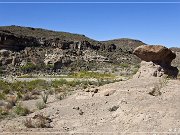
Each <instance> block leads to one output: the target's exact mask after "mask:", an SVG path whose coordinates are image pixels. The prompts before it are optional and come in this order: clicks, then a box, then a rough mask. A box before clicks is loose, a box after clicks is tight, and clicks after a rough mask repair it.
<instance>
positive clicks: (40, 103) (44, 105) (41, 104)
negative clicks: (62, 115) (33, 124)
mask: <svg viewBox="0 0 180 135" xmlns="http://www.w3.org/2000/svg"><path fill="white" fill-rule="evenodd" d="M36 107H37V108H38V109H39V110H41V109H44V108H46V104H45V103H44V102H37V103H36Z"/></svg>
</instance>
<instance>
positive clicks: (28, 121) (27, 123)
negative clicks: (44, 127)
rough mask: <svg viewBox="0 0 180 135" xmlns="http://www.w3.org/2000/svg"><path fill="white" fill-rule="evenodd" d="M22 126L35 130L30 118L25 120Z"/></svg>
mask: <svg viewBox="0 0 180 135" xmlns="http://www.w3.org/2000/svg"><path fill="white" fill-rule="evenodd" d="M24 126H25V127H27V128H35V127H34V125H33V123H32V119H31V118H27V119H26V120H25V121H24Z"/></svg>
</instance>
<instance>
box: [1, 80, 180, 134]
mask: <svg viewBox="0 0 180 135" xmlns="http://www.w3.org/2000/svg"><path fill="white" fill-rule="evenodd" d="M158 83H159V78H148V79H130V80H127V81H122V82H116V83H111V84H107V85H104V86H101V87H99V88H98V92H97V93H94V92H86V91H85V90H78V91H77V93H75V94H73V95H71V96H69V97H68V98H66V99H64V100H55V101H53V99H51V100H52V101H53V102H49V103H48V105H47V107H46V108H45V109H43V110H40V111H36V112H34V113H32V114H30V115H28V116H22V117H18V118H14V119H11V120H3V121H1V122H0V132H1V133H0V134H30V135H36V134H101V135H104V134H108V135H109V134H112V135H116V134H117V135H118V134H133V135H134V134H135V135H136V134H142V135H146V134H147V135H155V134H156V135H157V134H158V135H160V134H163V135H164V134H170V135H171V134H177V135H179V134H180V80H168V83H167V84H166V86H164V87H163V88H162V89H161V90H160V91H161V92H162V95H160V96H152V95H150V94H148V93H149V92H150V91H151V90H152V88H153V87H154V85H156V84H158ZM105 95H108V96H105ZM31 102H34V101H29V103H28V106H29V107H30V106H31V105H32V106H33V104H32V103H31ZM77 108H78V109H77ZM35 114H43V115H45V116H48V117H49V118H51V119H52V122H51V123H50V125H51V126H52V128H40V129H37V128H26V127H25V126H24V121H25V119H26V118H29V117H33V116H34V115H35Z"/></svg>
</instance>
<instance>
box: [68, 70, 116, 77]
mask: <svg viewBox="0 0 180 135" xmlns="http://www.w3.org/2000/svg"><path fill="white" fill-rule="evenodd" d="M70 76H71V77H74V78H96V79H97V78H114V77H115V76H114V75H112V74H109V73H98V72H87V71H80V72H77V73H72V74H70Z"/></svg>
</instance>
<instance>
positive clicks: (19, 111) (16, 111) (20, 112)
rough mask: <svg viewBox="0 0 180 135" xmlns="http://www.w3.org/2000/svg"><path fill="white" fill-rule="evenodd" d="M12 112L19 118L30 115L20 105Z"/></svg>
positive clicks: (27, 110)
mask: <svg viewBox="0 0 180 135" xmlns="http://www.w3.org/2000/svg"><path fill="white" fill-rule="evenodd" d="M14 112H15V113H16V114H17V115H20V116H26V115H27V114H29V113H30V111H29V109H27V108H26V107H23V106H22V105H20V104H19V105H17V106H16V107H15V110H14Z"/></svg>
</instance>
